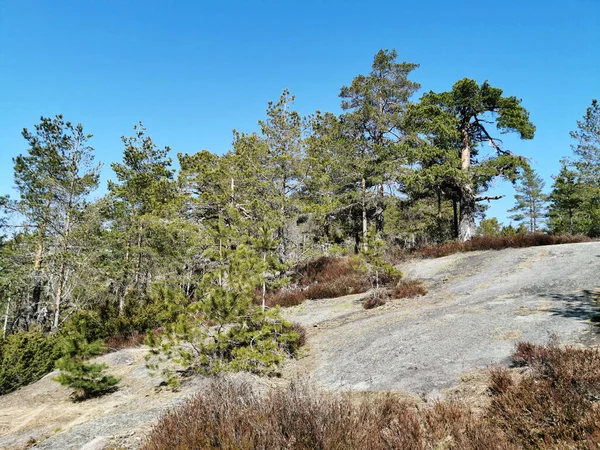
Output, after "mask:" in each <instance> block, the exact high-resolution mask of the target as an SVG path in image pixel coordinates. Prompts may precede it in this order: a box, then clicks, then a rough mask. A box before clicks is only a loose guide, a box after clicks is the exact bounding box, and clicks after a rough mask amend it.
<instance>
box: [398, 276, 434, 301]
mask: <svg viewBox="0 0 600 450" xmlns="http://www.w3.org/2000/svg"><path fill="white" fill-rule="evenodd" d="M426 294H427V289H426V288H425V286H423V282H422V281H419V280H402V281H400V282H399V283H398V284H397V285H396V287H395V288H394V289H393V290H392V292H391V296H392V298H412V297H420V296H422V295H426Z"/></svg>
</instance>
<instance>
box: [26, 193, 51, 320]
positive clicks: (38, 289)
mask: <svg viewBox="0 0 600 450" xmlns="http://www.w3.org/2000/svg"><path fill="white" fill-rule="evenodd" d="M51 204H52V202H51V200H50V199H48V200H47V201H46V205H45V208H44V217H43V218H42V223H41V224H40V229H39V233H38V238H37V244H36V246H37V247H36V251H35V256H34V260H33V278H34V286H33V296H32V300H31V311H30V313H29V321H30V322H32V321H35V320H36V318H37V320H38V321H39V316H40V308H41V303H42V265H43V261H44V251H45V250H46V248H45V241H46V229H47V221H48V220H49V215H50V207H51Z"/></svg>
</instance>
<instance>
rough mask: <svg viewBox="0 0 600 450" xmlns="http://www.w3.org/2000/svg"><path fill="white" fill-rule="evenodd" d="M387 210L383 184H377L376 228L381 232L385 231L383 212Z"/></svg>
mask: <svg viewBox="0 0 600 450" xmlns="http://www.w3.org/2000/svg"><path fill="white" fill-rule="evenodd" d="M384 210H385V203H384V198H383V184H382V183H379V184H378V185H377V211H376V213H375V230H376V231H377V232H378V233H380V232H382V231H383V225H384V223H383V219H384V217H383V213H384Z"/></svg>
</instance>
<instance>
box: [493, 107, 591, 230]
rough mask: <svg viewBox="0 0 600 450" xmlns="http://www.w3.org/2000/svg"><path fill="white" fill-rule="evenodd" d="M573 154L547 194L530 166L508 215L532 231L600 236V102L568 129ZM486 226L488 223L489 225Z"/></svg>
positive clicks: (563, 161)
mask: <svg viewBox="0 0 600 450" xmlns="http://www.w3.org/2000/svg"><path fill="white" fill-rule="evenodd" d="M571 137H572V138H573V140H574V144H573V145H572V146H571V147H572V150H573V155H572V156H571V157H567V158H564V159H562V160H561V169H560V171H559V173H558V174H557V175H556V176H553V180H554V182H553V184H552V188H551V190H550V192H549V193H546V192H545V191H544V188H545V182H544V180H543V179H542V178H541V177H540V176H539V175H538V174H537V173H536V172H535V171H534V170H533V169H531V168H528V169H527V170H525V171H524V173H523V175H522V176H521V177H520V179H519V183H518V184H517V185H516V186H515V189H516V195H515V200H516V202H515V206H514V208H513V209H511V210H510V212H513V213H514V214H513V215H512V216H509V218H511V219H513V220H515V221H516V222H517V223H519V224H521V225H522V226H523V227H524V228H526V229H527V230H528V231H531V232H534V231H539V230H541V229H543V228H546V229H547V230H548V231H549V232H551V233H570V234H576V233H580V234H586V235H588V236H600V105H599V104H598V101H597V100H593V101H592V104H591V106H590V107H589V108H587V110H586V113H585V115H584V117H583V120H579V121H577V129H576V130H575V131H572V132H571ZM488 225H489V224H488Z"/></svg>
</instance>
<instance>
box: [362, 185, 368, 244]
mask: <svg viewBox="0 0 600 450" xmlns="http://www.w3.org/2000/svg"><path fill="white" fill-rule="evenodd" d="M368 225H369V224H368V223H367V180H366V179H365V178H363V179H362V238H363V247H364V249H365V250H368V245H367V233H368V231H369V230H368Z"/></svg>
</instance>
